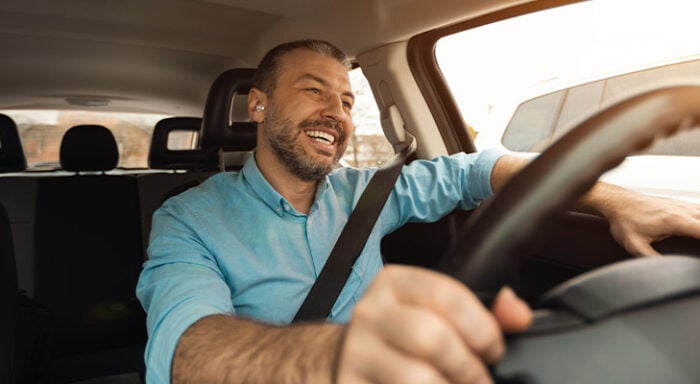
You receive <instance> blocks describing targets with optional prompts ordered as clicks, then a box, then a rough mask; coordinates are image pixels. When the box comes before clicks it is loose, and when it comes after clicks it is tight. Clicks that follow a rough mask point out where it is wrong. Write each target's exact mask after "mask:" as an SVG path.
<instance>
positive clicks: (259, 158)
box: [255, 152, 318, 214]
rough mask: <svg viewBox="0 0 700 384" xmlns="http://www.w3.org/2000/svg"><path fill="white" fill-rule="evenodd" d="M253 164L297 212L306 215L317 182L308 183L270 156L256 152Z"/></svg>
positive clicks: (311, 202) (312, 199) (314, 194)
mask: <svg viewBox="0 0 700 384" xmlns="http://www.w3.org/2000/svg"><path fill="white" fill-rule="evenodd" d="M255 162H256V163H257V166H258V169H259V170H260V173H262V175H263V177H265V179H266V180H267V182H268V183H270V185H271V186H272V188H274V189H275V190H276V191H277V192H278V193H279V194H280V195H282V197H284V198H285V199H286V200H287V201H288V202H289V204H291V205H292V207H294V209H295V210H297V211H298V212H301V213H304V214H308V213H309V210H311V205H312V204H313V202H314V197H315V196H316V188H317V186H318V182H317V181H308V180H303V179H301V178H299V177H298V176H296V175H294V174H292V173H291V172H289V170H288V169H287V168H286V167H285V166H284V164H281V163H280V161H279V160H278V159H277V157H275V156H274V155H272V154H269V153H266V152H256V153H255Z"/></svg>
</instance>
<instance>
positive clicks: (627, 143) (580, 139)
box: [439, 86, 700, 302]
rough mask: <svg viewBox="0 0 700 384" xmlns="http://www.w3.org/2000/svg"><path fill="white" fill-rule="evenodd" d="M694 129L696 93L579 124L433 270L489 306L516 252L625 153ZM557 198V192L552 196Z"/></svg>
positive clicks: (674, 90)
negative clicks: (446, 276)
mask: <svg viewBox="0 0 700 384" xmlns="http://www.w3.org/2000/svg"><path fill="white" fill-rule="evenodd" d="M697 122H700V86H677V87H669V88H662V89H657V90H654V91H650V92H645V93H641V94H638V95H636V96H633V97H630V98H628V99H625V100H623V101H621V102H618V103H616V104H614V105H612V106H610V107H608V108H606V109H604V110H602V111H600V112H599V113H597V114H595V115H593V116H591V117H590V118H588V119H586V120H584V121H583V122H581V123H579V124H578V125H577V126H576V127H574V128H573V129H572V130H571V131H569V132H568V133H567V134H565V135H564V136H562V137H561V138H560V139H559V140H558V141H557V142H555V143H554V144H552V145H551V146H550V147H549V148H548V149H547V150H545V151H544V152H542V154H541V155H540V156H538V157H537V158H536V159H534V160H533V161H532V162H531V163H529V164H528V165H527V166H526V167H524V168H523V169H522V170H521V171H520V172H518V173H517V174H516V175H514V176H513V177H512V178H511V179H510V180H509V181H508V182H507V183H506V184H505V185H504V186H503V187H502V189H501V190H500V191H499V192H498V193H497V194H496V195H495V196H494V197H493V198H492V199H491V200H489V201H486V202H484V203H483V204H482V205H481V206H480V207H479V208H477V209H476V210H475V212H474V213H473V214H472V215H471V217H470V219H469V220H468V221H467V222H466V223H465V224H464V225H462V227H461V228H460V229H459V230H458V232H457V233H458V237H457V239H458V240H457V241H455V242H454V243H453V245H452V247H451V248H450V249H449V250H448V251H447V253H446V254H445V255H444V257H443V259H442V262H441V265H440V266H439V269H440V270H441V271H443V272H445V273H447V274H449V275H451V276H453V277H455V278H457V279H459V280H460V281H462V282H463V283H464V284H465V285H467V286H468V287H470V289H472V290H473V291H474V292H475V293H476V294H477V295H478V296H479V297H480V298H481V299H482V300H483V301H485V302H490V301H491V300H492V299H493V297H494V296H495V294H496V293H497V292H498V290H499V289H500V288H501V287H502V286H503V285H504V284H505V282H506V281H507V277H508V276H510V275H511V273H512V272H513V271H515V270H517V268H518V267H519V265H520V263H521V262H522V260H523V255H522V254H521V253H518V252H517V250H518V249H519V248H521V247H522V245H523V244H524V243H525V241H526V239H527V238H528V237H530V236H532V235H533V234H534V233H535V231H536V230H538V229H541V228H543V227H546V226H548V225H550V224H551V223H552V222H553V221H554V219H555V218H556V217H557V216H558V215H559V214H561V213H563V212H564V211H565V210H566V209H568V208H570V207H571V206H573V204H574V203H575V201H576V200H577V199H578V198H579V197H580V196H581V195H583V194H584V193H585V192H586V191H587V190H588V189H590V188H591V187H592V186H593V184H595V182H596V181H597V180H598V178H599V177H600V176H601V175H602V174H603V173H604V172H606V171H607V170H609V169H611V168H613V167H615V166H616V165H618V164H619V163H621V162H622V161H623V160H624V159H625V157H626V156H627V155H629V154H632V153H634V152H637V151H639V150H642V149H644V148H646V147H648V146H649V145H650V144H651V143H652V142H653V141H654V140H655V139H656V138H657V137H666V136H670V135H672V134H674V133H676V132H677V131H679V130H682V129H687V128H690V127H692V126H693V124H696V123H697ZM555 191H556V193H555Z"/></svg>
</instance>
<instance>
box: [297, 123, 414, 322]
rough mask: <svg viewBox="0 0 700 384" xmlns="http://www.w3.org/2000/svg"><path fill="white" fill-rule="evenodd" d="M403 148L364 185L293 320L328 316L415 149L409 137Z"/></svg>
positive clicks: (411, 138) (412, 140)
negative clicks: (358, 198)
mask: <svg viewBox="0 0 700 384" xmlns="http://www.w3.org/2000/svg"><path fill="white" fill-rule="evenodd" d="M408 137H409V139H408V140H407V143H406V145H405V147H404V148H403V149H401V150H400V151H399V152H398V153H397V154H396V155H395V156H394V157H393V158H392V159H391V160H389V161H388V162H387V163H386V164H385V165H384V166H383V167H381V168H380V169H379V170H377V172H376V173H375V174H374V176H372V179H371V180H370V181H369V183H368V184H367V187H366V188H365V190H364V192H362V196H360V200H358V202H357V205H356V206H355V209H353V211H352V213H350V217H349V218H348V221H347V223H345V226H344V227H343V231H342V232H341V233H340V236H339V237H338V240H337V241H336V243H335V246H334V247H333V250H332V251H331V254H330V256H329V257H328V260H327V261H326V264H325V265H324V267H323V269H322V270H321V273H320V274H319V275H318V278H317V279H316V282H315V283H314V285H313V286H312V287H311V290H310V291H309V293H308V295H307V296H306V299H305V300H304V303H303V304H302V305H301V307H300V308H299V311H298V312H297V314H296V316H295V317H294V320H293V322H299V321H308V320H321V319H325V318H327V317H328V315H329V314H330V312H331V309H332V308H333V304H335V301H336V300H337V298H338V296H339V295H340V291H341V290H342V289H343V287H344V286H345V283H346V282H347V280H348V277H349V276H350V271H351V269H352V266H353V265H354V264H355V261H356V260H357V258H358V257H359V256H360V253H362V250H363V249H364V247H365V243H366V242H367V238H369V235H370V233H372V229H373V228H374V225H375V223H376V221H377V218H378V217H379V213H380V212H381V211H382V208H384V205H385V204H386V201H387V199H388V198H389V195H390V194H391V191H392V190H393V188H394V184H395V183H396V179H397V178H398V177H399V173H401V169H402V168H403V165H404V164H405V163H406V160H407V159H408V157H409V156H411V155H412V154H413V153H414V152H415V150H416V141H415V138H413V137H412V136H410V135H409V136H408Z"/></svg>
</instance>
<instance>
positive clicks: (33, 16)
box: [0, 0, 526, 116]
mask: <svg viewBox="0 0 700 384" xmlns="http://www.w3.org/2000/svg"><path fill="white" fill-rule="evenodd" d="M523 2H526V1H522V0H520V1H513V0H499V1H493V0H489V1H486V0H467V1H465V0H442V1H440V2H439V4H440V6H439V7H436V6H435V4H436V3H435V1H434V0H353V1H328V0H273V1H263V0H167V1H166V0H150V1H144V0H122V1H107V0H74V1H55V0H10V1H3V2H2V3H0V48H1V49H2V53H1V55H2V59H1V60H0V84H2V86H1V87H0V109H15V108H77V109H85V108H95V109H104V110H113V111H143V112H158V113H167V114H173V115H194V116H197V115H200V114H201V111H202V109H203V103H204V100H205V99H206V93H207V91H208V88H209V85H210V84H211V82H212V81H213V80H214V78H215V77H216V76H217V75H218V74H219V73H221V72H223V71H224V70H226V69H228V68H233V67H251V66H255V65H256V63H257V61H258V60H259V59H260V57H261V55H262V54H263V53H264V51H265V50H267V49H268V48H269V47H271V46H272V45H274V44H277V43H279V42H282V41H287V40H292V39H298V38H309V37H313V38H321V39H326V40H329V41H331V42H333V43H335V44H337V45H338V46H339V47H341V48H342V49H344V50H345V51H346V52H348V53H349V54H350V55H351V56H355V55H357V54H359V53H362V52H364V51H366V50H368V49H371V48H374V47H378V46H382V45H385V44H388V43H392V42H396V41H402V40H406V39H408V38H409V37H410V36H412V35H414V34H416V33H419V32H422V31H425V30H428V29H431V28H433V27H435V26H440V25H447V24H451V23H454V22H457V21H459V20H462V19H467V18H470V17H475V16H478V15H481V14H484V13H487V12H490V11H494V10H497V9H501V8H505V7H508V6H510V5H514V4H517V3H523Z"/></svg>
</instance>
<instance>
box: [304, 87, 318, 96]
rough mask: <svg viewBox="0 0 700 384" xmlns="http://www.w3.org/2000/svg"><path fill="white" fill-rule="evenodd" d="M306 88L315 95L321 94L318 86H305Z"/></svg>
mask: <svg viewBox="0 0 700 384" xmlns="http://www.w3.org/2000/svg"><path fill="white" fill-rule="evenodd" d="M306 90H307V91H309V92H311V93H314V94H317V95H320V94H321V90H320V89H318V88H306Z"/></svg>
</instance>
